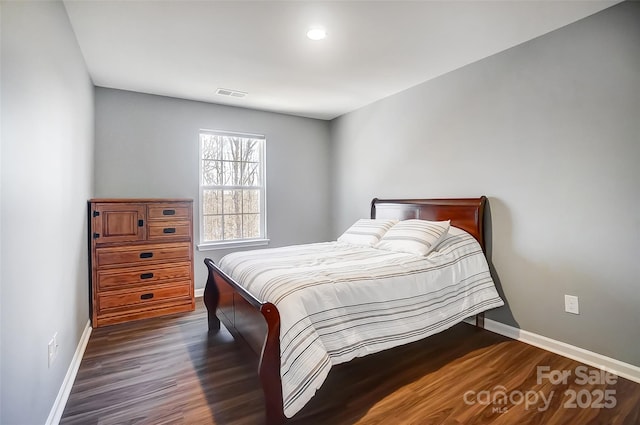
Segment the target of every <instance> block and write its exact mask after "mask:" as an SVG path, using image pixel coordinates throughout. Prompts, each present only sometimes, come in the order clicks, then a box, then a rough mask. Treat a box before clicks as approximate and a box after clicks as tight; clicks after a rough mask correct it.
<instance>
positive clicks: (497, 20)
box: [64, 0, 618, 119]
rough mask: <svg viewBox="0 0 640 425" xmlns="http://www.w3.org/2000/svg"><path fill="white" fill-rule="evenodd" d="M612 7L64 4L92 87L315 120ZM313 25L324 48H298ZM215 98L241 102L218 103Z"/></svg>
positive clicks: (162, 0)
mask: <svg viewBox="0 0 640 425" xmlns="http://www.w3.org/2000/svg"><path fill="white" fill-rule="evenodd" d="M615 3H618V1H598V0H587V1H580V0H564V1H553V0H538V1H513V0H502V1H489V0H485V1H482V0H474V1H452V0H449V1H446V0H442V1H266V0H263V1H203V0H199V1H188V0H173V1H172V0H158V1H131V0H130V1H87V0H83V1H80V0H65V1H64V4H65V6H66V9H67V12H68V14H69V18H70V21H71V25H72V26H73V29H74V31H75V34H76V37H77V39H78V42H79V44H80V48H81V50H82V53H83V55H84V57H85V60H86V63H87V67H88V69H89V73H90V74H91V77H92V79H93V82H94V83H95V85H97V86H101V87H111V88H118V89H124V90H132V91H137V92H143V93H151V94H158V95H165V96H172V97H179V98H184V99H192V100H199V101H204V102H212V103H220V104H227V105H234V106H240V107H246V108H254V109H261V110H268V111H275V112H282V113H287V114H293V115H301V116H306V117H313V118H321V119H332V118H334V117H336V116H339V115H342V114H344V113H346V112H349V111H352V110H355V109H357V108H360V107H362V106H365V105H367V104H369V103H371V102H374V101H376V100H378V99H381V98H384V97H387V96H389V95H391V94H394V93H397V92H399V91H402V90H404V89H407V88H409V87H412V86H414V85H416V84H419V83H421V82H424V81H427V80H429V79H432V78H435V77H437V76H439V75H442V74H445V73H447V72H449V71H452V70H454V69H456V68H460V67H462V66H464V65H467V64H469V63H472V62H475V61H477V60H479V59H482V58H484V57H487V56H490V55H492V54H495V53H497V52H500V51H502V50H505V49H508V48H510V47H513V46H515V45H517V44H520V43H522V42H524V41H527V40H530V39H532V38H535V37H537V36H540V35H542V34H544V33H547V32H549V31H552V30H554V29H557V28H560V27H562V26H564V25H567V24H569V23H571V22H575V21H577V20H579V19H581V18H584V17H586V16H588V15H591V14H593V13H596V12H598V11H600V10H602V9H604V8H606V7H609V6H611V5H613V4H615ZM313 25H324V26H325V27H326V29H327V32H328V37H327V38H326V39H325V40H323V41H311V40H309V39H307V38H306V36H305V34H306V31H307V29H308V28H309V27H310V26H313ZM217 88H226V89H232V90H239V91H243V92H248V96H246V97H245V98H242V99H236V98H229V97H222V96H219V95H216V94H215V91H216V89H217Z"/></svg>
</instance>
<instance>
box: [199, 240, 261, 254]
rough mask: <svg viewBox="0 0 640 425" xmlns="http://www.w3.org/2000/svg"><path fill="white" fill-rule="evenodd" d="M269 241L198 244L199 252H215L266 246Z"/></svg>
mask: <svg viewBox="0 0 640 425" xmlns="http://www.w3.org/2000/svg"><path fill="white" fill-rule="evenodd" d="M268 244H269V239H251V240H246V241H229V242H207V243H201V244H198V251H213V250H215V249H231V248H245V247H250V246H265V245H268Z"/></svg>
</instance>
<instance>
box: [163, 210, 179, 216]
mask: <svg viewBox="0 0 640 425" xmlns="http://www.w3.org/2000/svg"><path fill="white" fill-rule="evenodd" d="M162 215H176V210H162Z"/></svg>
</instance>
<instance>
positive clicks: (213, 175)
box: [202, 159, 222, 186]
mask: <svg viewBox="0 0 640 425" xmlns="http://www.w3.org/2000/svg"><path fill="white" fill-rule="evenodd" d="M221 167H222V164H221V162H220V161H212V160H208V159H205V160H203V161H202V184H204V185H207V186H210V185H218V184H221V183H222V182H221V181H220V180H221V179H220V177H221V175H220V174H221V171H222V170H221Z"/></svg>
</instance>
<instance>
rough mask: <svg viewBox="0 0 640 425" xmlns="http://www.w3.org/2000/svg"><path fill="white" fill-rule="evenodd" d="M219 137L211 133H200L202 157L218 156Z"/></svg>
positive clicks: (216, 157) (214, 157) (212, 157)
mask: <svg viewBox="0 0 640 425" xmlns="http://www.w3.org/2000/svg"><path fill="white" fill-rule="evenodd" d="M221 139H222V138H221V137H220V136H214V135H213V134H201V135H200V140H201V141H202V158H203V159H218V158H219V157H220V144H221Z"/></svg>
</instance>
